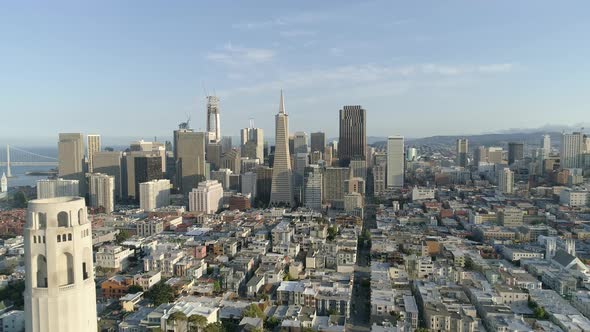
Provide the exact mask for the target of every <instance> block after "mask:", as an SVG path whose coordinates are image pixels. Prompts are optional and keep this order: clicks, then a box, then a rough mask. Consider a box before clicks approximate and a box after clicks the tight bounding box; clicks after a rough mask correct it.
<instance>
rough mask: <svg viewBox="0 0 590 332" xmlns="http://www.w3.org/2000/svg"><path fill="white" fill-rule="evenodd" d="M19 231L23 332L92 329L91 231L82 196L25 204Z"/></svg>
mask: <svg viewBox="0 0 590 332" xmlns="http://www.w3.org/2000/svg"><path fill="white" fill-rule="evenodd" d="M24 233H25V234H24V236H25V269H26V283H25V284H26V288H25V293H24V295H25V316H26V317H25V322H26V323H25V328H26V331H27V332H78V331H96V330H97V319H96V288H95V284H94V272H93V271H94V269H93V263H92V231H91V229H90V222H89V221H88V219H87V217H86V207H85V206H84V198H81V197H59V198H50V199H37V200H32V201H30V202H29V210H28V213H27V223H26V225H25V232H24Z"/></svg>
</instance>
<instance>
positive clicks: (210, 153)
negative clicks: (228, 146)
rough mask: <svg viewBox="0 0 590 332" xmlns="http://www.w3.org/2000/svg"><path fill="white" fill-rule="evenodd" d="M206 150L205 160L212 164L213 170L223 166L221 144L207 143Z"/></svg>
mask: <svg viewBox="0 0 590 332" xmlns="http://www.w3.org/2000/svg"><path fill="white" fill-rule="evenodd" d="M206 150H207V153H206V154H205V160H206V161H207V162H208V163H209V164H210V165H211V170H212V171H216V170H218V169H219V168H220V167H221V155H222V153H221V150H222V148H221V144H220V143H207V145H206Z"/></svg>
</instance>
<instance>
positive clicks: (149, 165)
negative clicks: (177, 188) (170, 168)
mask: <svg viewBox="0 0 590 332" xmlns="http://www.w3.org/2000/svg"><path fill="white" fill-rule="evenodd" d="M134 161H135V163H134V170H135V172H134V173H135V174H134V175H135V179H134V180H133V185H134V192H133V199H134V200H138V199H139V197H137V196H138V195H139V184H140V183H143V182H148V181H152V180H158V179H161V178H162V177H163V174H162V159H160V157H158V156H143V157H135V158H134Z"/></svg>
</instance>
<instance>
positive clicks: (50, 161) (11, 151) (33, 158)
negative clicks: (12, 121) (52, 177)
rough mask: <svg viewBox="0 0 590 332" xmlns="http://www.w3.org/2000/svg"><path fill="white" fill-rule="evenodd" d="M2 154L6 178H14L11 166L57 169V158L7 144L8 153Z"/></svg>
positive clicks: (1, 161) (0, 154)
mask: <svg viewBox="0 0 590 332" xmlns="http://www.w3.org/2000/svg"><path fill="white" fill-rule="evenodd" d="M3 152H4V153H0V167H6V176H7V177H11V176H12V170H11V169H10V167H11V166H50V167H57V158H55V157H51V156H44V155H42V154H38V153H35V152H31V151H27V150H25V149H21V148H17V147H14V146H10V145H9V144H6V151H3Z"/></svg>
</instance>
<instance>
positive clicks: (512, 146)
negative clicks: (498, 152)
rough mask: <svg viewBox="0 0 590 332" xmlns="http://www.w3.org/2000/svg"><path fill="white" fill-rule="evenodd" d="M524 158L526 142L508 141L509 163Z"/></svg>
mask: <svg viewBox="0 0 590 332" xmlns="http://www.w3.org/2000/svg"><path fill="white" fill-rule="evenodd" d="M522 159H524V143H519V142H509V143H508V165H512V164H514V163H515V162H517V161H519V160H522Z"/></svg>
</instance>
